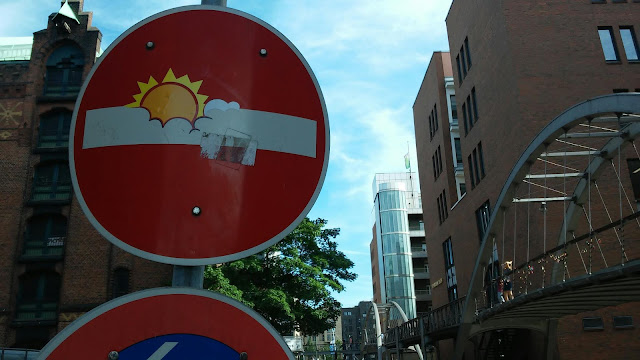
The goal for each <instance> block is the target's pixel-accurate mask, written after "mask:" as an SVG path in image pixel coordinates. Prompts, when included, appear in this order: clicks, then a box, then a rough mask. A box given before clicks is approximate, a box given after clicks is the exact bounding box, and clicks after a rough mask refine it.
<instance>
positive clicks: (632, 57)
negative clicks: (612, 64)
mask: <svg viewBox="0 0 640 360" xmlns="http://www.w3.org/2000/svg"><path fill="white" fill-rule="evenodd" d="M620 37H621V38H622V46H623V47H624V52H625V54H626V55H627V60H629V61H638V41H637V40H636V35H635V32H634V31H633V27H632V26H621V27H620Z"/></svg>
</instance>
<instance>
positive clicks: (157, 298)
mask: <svg viewBox="0 0 640 360" xmlns="http://www.w3.org/2000/svg"><path fill="white" fill-rule="evenodd" d="M112 352H116V353H117V354H118V356H117V358H118V360H160V359H162V360H183V359H219V360H238V359H240V358H241V357H240V355H241V354H242V353H246V354H247V356H246V357H245V358H246V359H249V360H251V359H273V360H278V359H293V354H292V353H291V351H290V350H289V348H288V347H287V345H286V343H285V341H284V339H283V338H282V337H281V336H280V335H279V334H278V333H277V332H276V331H275V329H273V327H272V326H271V325H270V324H269V323H268V322H267V321H266V320H265V319H264V318H262V317H261V316H260V315H258V314H257V313H256V312H254V311H253V310H251V309H249V308H247V307H246V306H244V305H242V304H241V303H239V302H237V301H235V300H232V299H229V298H227V297H225V296H223V295H220V294H216V293H213V292H210V291H204V290H197V289H188V288H162V289H152V290H144V291H140V292H137V293H133V294H130V295H126V296H123V297H120V298H117V299H115V300H112V301H110V302H108V303H105V304H103V305H101V306H99V307H97V308H95V309H94V310H92V311H90V312H88V313H87V314H85V315H83V316H82V317H80V318H79V319H78V320H76V321H75V322H73V323H72V324H71V325H69V326H68V327H66V328H65V329H64V330H63V331H61V332H60V333H59V334H58V335H56V337H54V338H53V339H52V340H51V341H50V342H49V343H48V344H47V345H46V346H45V347H44V348H43V349H42V351H41V352H40V355H39V359H47V360H74V359H78V360H80V359H83V360H84V359H108V358H109V357H108V355H109V354H110V353H112Z"/></svg>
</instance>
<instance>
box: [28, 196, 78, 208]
mask: <svg viewBox="0 0 640 360" xmlns="http://www.w3.org/2000/svg"><path fill="white" fill-rule="evenodd" d="M69 204H71V197H69V199H64V200H29V201H27V206H38V205H59V206H63V205H69Z"/></svg>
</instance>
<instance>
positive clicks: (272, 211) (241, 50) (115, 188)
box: [69, 6, 329, 265]
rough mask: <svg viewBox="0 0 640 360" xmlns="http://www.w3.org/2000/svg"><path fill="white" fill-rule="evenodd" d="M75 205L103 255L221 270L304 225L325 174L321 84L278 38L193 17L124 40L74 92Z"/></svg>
mask: <svg viewBox="0 0 640 360" xmlns="http://www.w3.org/2000/svg"><path fill="white" fill-rule="evenodd" d="M71 128H72V130H71V139H72V141H71V142H70V149H69V150H70V151H69V153H70V163H71V176H72V180H73V185H74V189H75V192H76V195H77V197H78V200H79V203H80V205H81V207H82V209H83V210H84V212H85V213H86V215H87V217H88V218H89V220H90V221H91V223H92V224H93V225H94V226H95V227H96V228H97V229H98V231H99V232H100V233H101V234H102V235H103V236H105V237H106V238H107V239H108V240H109V241H111V242H113V243H114V244H116V245H118V246H120V247H122V248H123V249H125V250H126V251H129V252H131V253H133V254H135V255H138V256H141V257H144V258H147V259H150V260H153V261H159V262H165V263H171V264H176V265H203V264H210V263H220V262H227V261H231V260H235V259H239V258H243V257H246V256H248V255H251V254H254V253H256V252H258V251H260V250H263V249H265V248H266V247H268V246H270V245H273V244H274V243H276V242H277V241H279V240H280V239H282V238H283V237H284V236H285V235H286V234H288V233H289V232H290V231H291V230H293V228H295V226H297V224H299V223H300V221H302V219H303V218H304V216H306V214H307V213H308V212H309V210H310V209H311V207H312V205H313V203H314V202H315V200H316V198H317V196H318V194H319V192H320V188H321V186H322V183H323V181H324V176H325V173H326V169H327V161H328V155H329V126H328V119H327V112H326V108H325V105H324V100H323V97H322V94H321V92H320V88H319V85H318V82H317V80H316V78H315V77H314V75H313V73H312V71H311V69H310V68H309V66H308V64H307V63H306V61H305V60H304V58H303V57H302V55H301V54H300V53H299V52H298V50H297V49H296V48H295V47H294V46H293V45H292V44H291V43H290V42H289V41H288V40H287V39H286V38H285V37H284V36H283V35H282V34H280V33H279V32H278V31H277V30H275V29H274V28H272V27H271V26H269V25H268V24H266V23H264V22H263V21H261V20H259V19H257V18H255V17H252V16H250V15H247V14H244V13H242V12H240V11H237V10H233V9H228V8H220V7H211V6H190V7H182V8H177V9H172V10H169V11H165V12H162V13H159V14H157V15H154V16H152V17H150V18H148V19H146V20H144V21H142V22H140V23H138V24H137V25H135V26H134V27H132V28H131V29H129V30H128V31H126V32H125V33H124V34H123V35H122V36H120V37H119V38H118V39H117V40H116V41H115V42H114V43H113V44H112V45H111V46H110V47H109V49H108V50H107V51H106V52H105V53H104V54H103V55H102V56H101V57H100V59H99V61H98V62H97V64H96V66H94V68H93V70H92V71H91V73H90V75H89V78H88V81H86V82H85V86H84V87H83V89H82V90H81V93H80V97H79V101H78V102H77V105H76V108H75V111H74V114H73V121H72V126H71Z"/></svg>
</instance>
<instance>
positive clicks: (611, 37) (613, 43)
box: [598, 26, 620, 64]
mask: <svg viewBox="0 0 640 360" xmlns="http://www.w3.org/2000/svg"><path fill="white" fill-rule="evenodd" d="M601 31H607V32H608V34H609V37H608V38H607V39H608V40H611V44H610V45H611V47H612V49H613V53H614V55H615V59H607V53H606V51H605V43H604V42H603V38H602V34H601ZM598 38H599V40H600V47H601V48H602V53H603V55H604V60H605V62H607V63H611V64H615V63H620V52H619V51H618V45H617V41H616V37H615V34H614V31H613V26H598ZM606 45H607V46H608V45H609V44H606Z"/></svg>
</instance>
